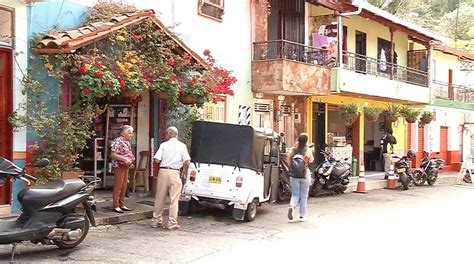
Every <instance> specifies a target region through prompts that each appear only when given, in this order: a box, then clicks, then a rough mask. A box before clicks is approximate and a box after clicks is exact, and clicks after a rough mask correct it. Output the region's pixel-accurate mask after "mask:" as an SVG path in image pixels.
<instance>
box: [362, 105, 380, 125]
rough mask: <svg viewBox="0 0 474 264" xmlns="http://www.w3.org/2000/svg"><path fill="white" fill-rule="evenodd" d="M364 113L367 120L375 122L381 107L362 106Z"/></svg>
mask: <svg viewBox="0 0 474 264" xmlns="http://www.w3.org/2000/svg"><path fill="white" fill-rule="evenodd" d="M363 111H364V115H365V117H366V118H367V121H368V122H375V121H377V119H379V116H380V113H382V111H383V109H382V108H380V107H364V110H363Z"/></svg>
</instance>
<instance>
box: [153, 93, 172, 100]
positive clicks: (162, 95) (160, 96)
mask: <svg viewBox="0 0 474 264" xmlns="http://www.w3.org/2000/svg"><path fill="white" fill-rule="evenodd" d="M154 94H155V96H156V98H158V99H161V100H166V99H168V98H170V94H169V93H168V91H157V92H154Z"/></svg>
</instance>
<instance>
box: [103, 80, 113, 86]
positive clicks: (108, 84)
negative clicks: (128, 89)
mask: <svg viewBox="0 0 474 264" xmlns="http://www.w3.org/2000/svg"><path fill="white" fill-rule="evenodd" d="M104 84H105V85H107V86H111V85H112V82H111V81H105V83H104Z"/></svg>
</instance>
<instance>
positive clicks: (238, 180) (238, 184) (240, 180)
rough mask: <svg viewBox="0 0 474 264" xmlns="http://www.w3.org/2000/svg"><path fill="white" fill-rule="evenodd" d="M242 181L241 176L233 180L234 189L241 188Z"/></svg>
mask: <svg viewBox="0 0 474 264" xmlns="http://www.w3.org/2000/svg"><path fill="white" fill-rule="evenodd" d="M243 180H244V178H243V177H242V176H237V178H235V187H238V188H240V187H242V181H243Z"/></svg>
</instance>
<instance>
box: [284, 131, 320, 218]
mask: <svg viewBox="0 0 474 264" xmlns="http://www.w3.org/2000/svg"><path fill="white" fill-rule="evenodd" d="M307 143H308V135H307V134H306V133H301V134H300V135H299V136H298V138H297V143H296V146H295V147H293V148H292V149H291V150H290V153H289V154H288V164H291V165H290V166H294V162H293V157H294V156H295V155H298V154H299V155H302V156H303V160H304V163H305V164H304V165H305V175H304V176H303V178H296V177H294V176H293V175H292V173H291V170H292V169H293V168H291V167H290V184H291V199H290V207H289V208H288V219H289V220H290V221H293V219H294V216H293V213H294V210H295V208H296V206H297V205H298V204H299V207H300V208H299V209H300V218H299V220H300V221H305V220H306V218H305V215H306V204H307V202H308V192H309V185H310V183H311V172H310V170H309V168H308V165H309V164H310V163H312V162H313V161H314V157H313V153H312V151H311V149H310V148H308V147H307V145H306V144H307Z"/></svg>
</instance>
